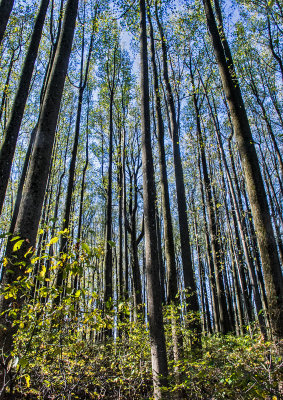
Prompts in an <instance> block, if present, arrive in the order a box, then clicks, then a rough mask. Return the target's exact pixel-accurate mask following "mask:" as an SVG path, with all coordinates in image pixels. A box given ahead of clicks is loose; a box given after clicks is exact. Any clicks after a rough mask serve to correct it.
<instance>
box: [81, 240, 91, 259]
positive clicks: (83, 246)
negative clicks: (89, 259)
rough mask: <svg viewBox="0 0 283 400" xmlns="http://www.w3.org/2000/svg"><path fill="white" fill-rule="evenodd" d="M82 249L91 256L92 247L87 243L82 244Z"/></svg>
mask: <svg viewBox="0 0 283 400" xmlns="http://www.w3.org/2000/svg"><path fill="white" fill-rule="evenodd" d="M82 248H83V249H84V251H85V252H86V253H87V254H88V255H89V256H90V255H91V250H90V247H89V246H88V245H87V244H86V243H82Z"/></svg>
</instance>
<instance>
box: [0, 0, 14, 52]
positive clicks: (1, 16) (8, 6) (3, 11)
mask: <svg viewBox="0 0 283 400" xmlns="http://www.w3.org/2000/svg"><path fill="white" fill-rule="evenodd" d="M13 5H14V0H1V3H0V45H1V43H2V40H3V36H4V33H5V30H6V26H7V23H8V20H9V17H10V14H11V11H12V8H13Z"/></svg>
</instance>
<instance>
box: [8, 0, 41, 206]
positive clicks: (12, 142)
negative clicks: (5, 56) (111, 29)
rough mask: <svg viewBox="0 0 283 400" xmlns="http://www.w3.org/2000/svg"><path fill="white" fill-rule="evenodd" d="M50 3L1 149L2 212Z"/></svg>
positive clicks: (37, 25)
mask: <svg viewBox="0 0 283 400" xmlns="http://www.w3.org/2000/svg"><path fill="white" fill-rule="evenodd" d="M48 4H49V0H42V1H41V5H40V9H39V12H38V15H37V17H36V21H35V25H34V29H33V33H32V36H31V41H30V44H29V48H28V51H27V55H26V58H25V61H24V65H23V69H22V73H21V77H20V82H19V86H18V89H17V92H16V95H15V99H14V103H13V106H12V111H11V115H10V118H9V121H8V124H7V127H6V129H5V133H4V139H3V142H2V146H1V150H0V181H1V185H0V214H1V211H2V207H3V203H4V199H5V193H6V189H7V186H8V182H9V178H10V172H11V168H12V162H13V158H14V153H15V149H16V144H17V139H18V135H19V130H20V126H21V122H22V118H23V114H24V110H25V105H26V101H27V98H28V93H29V87H30V82H31V78H32V73H33V69H34V64H35V60H36V57H37V53H38V48H39V43H40V39H41V34H42V29H43V25H44V21H45V16H46V12H47V8H48ZM0 15H1V14H0Z"/></svg>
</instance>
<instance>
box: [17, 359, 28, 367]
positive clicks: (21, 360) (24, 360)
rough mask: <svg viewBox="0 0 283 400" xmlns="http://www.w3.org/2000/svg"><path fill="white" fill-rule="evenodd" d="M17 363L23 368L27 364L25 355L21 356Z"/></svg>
mask: <svg viewBox="0 0 283 400" xmlns="http://www.w3.org/2000/svg"><path fill="white" fill-rule="evenodd" d="M19 364H20V366H21V367H22V368H25V366H26V365H27V364H28V359H27V358H26V357H22V358H20V360H19Z"/></svg>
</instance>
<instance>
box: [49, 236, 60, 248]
mask: <svg viewBox="0 0 283 400" xmlns="http://www.w3.org/2000/svg"><path fill="white" fill-rule="evenodd" d="M57 242H58V237H57V236H55V237H54V238H52V239H51V240H50V242H49V243H48V245H47V246H51V245H52V244H54V243H57Z"/></svg>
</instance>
